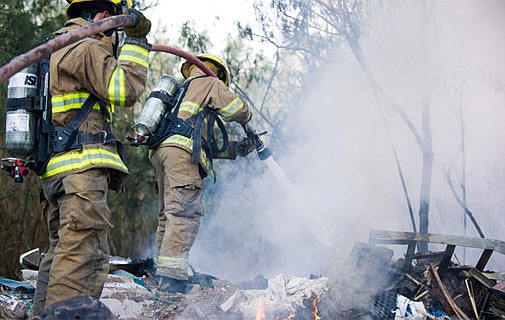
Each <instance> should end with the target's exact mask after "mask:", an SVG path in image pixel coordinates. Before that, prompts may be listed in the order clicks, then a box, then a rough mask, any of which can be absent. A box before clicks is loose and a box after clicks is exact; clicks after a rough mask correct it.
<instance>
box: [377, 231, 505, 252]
mask: <svg viewBox="0 0 505 320" xmlns="http://www.w3.org/2000/svg"><path fill="white" fill-rule="evenodd" d="M369 240H370V241H372V242H373V243H392V242H395V241H397V242H402V241H409V240H410V241H421V242H429V243H438V244H446V245H455V246H461V247H469V248H476V249H486V250H492V251H496V252H498V253H501V254H505V241H501V240H495V239H481V238H473V237H465V236H454V235H442V234H433V233H415V232H401V231H385V230H371V231H370V235H369ZM398 244H403V243H398Z"/></svg>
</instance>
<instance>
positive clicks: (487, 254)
mask: <svg viewBox="0 0 505 320" xmlns="http://www.w3.org/2000/svg"><path fill="white" fill-rule="evenodd" d="M492 253H493V250H491V249H486V250H484V252H482V255H481V256H480V259H479V261H478V262H477V264H476V265H475V269H477V270H479V271H484V268H485V267H486V264H487V262H488V261H489V258H491V254H492Z"/></svg>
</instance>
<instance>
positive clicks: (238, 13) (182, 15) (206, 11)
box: [144, 0, 254, 51]
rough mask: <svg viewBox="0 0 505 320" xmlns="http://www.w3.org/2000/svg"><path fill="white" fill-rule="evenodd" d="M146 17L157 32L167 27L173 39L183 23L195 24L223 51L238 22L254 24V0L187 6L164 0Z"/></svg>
mask: <svg viewBox="0 0 505 320" xmlns="http://www.w3.org/2000/svg"><path fill="white" fill-rule="evenodd" d="M181 9H186V10H181ZM144 14H145V15H146V16H147V17H148V18H149V19H151V22H152V30H153V31H155V30H159V28H160V27H162V26H164V27H167V28H168V30H169V37H170V38H171V39H177V37H178V34H177V33H178V30H179V28H180V26H181V24H182V23H184V22H186V21H192V22H193V23H194V26H195V28H196V29H197V30H199V31H200V30H205V29H206V30H208V31H209V34H210V36H211V39H212V40H213V44H214V45H215V50H216V51H219V49H221V48H222V47H221V46H220V45H221V44H223V43H224V40H225V39H226V35H227V34H228V33H232V34H236V26H235V25H236V22H237V21H241V22H245V21H254V11H253V7H252V0H241V1H234V0H215V1H205V0H186V1H185V3H184V5H180V4H178V5H174V3H173V2H172V1H166V0H161V1H160V3H159V4H158V5H157V6H156V7H153V8H150V9H148V10H145V12H144ZM213 49H214V48H213Z"/></svg>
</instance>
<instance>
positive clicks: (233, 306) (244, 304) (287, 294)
mask: <svg viewBox="0 0 505 320" xmlns="http://www.w3.org/2000/svg"><path fill="white" fill-rule="evenodd" d="M328 280H329V279H328V278H325V277H321V278H318V279H307V278H300V277H295V276H287V275H284V274H280V275H278V276H276V277H275V278H273V279H270V280H268V288H266V289H265V290H257V289H254V290H239V291H237V292H235V293H234V294H233V295H232V296H231V297H230V298H228V300H226V301H225V302H224V303H223V304H221V306H220V307H221V310H223V311H225V312H240V313H242V315H243V316H244V319H254V317H255V315H256V314H257V313H258V309H259V308H262V309H263V310H265V313H269V311H271V310H289V311H291V312H294V311H295V309H296V307H297V306H300V307H303V300H305V299H308V298H310V297H311V296H312V295H318V294H321V293H323V292H324V291H327V289H328Z"/></svg>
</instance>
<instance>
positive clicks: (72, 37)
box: [0, 14, 270, 160]
mask: <svg viewBox="0 0 505 320" xmlns="http://www.w3.org/2000/svg"><path fill="white" fill-rule="evenodd" d="M135 23H137V17H136V16H135V15H128V14H122V15H117V16H113V17H108V18H105V19H102V20H99V21H95V22H91V23H88V24H87V25H85V26H83V27H80V28H78V29H75V30H72V31H70V32H67V33H65V34H63V35H61V36H58V37H56V38H53V39H50V40H48V41H46V42H44V43H43V44H41V45H39V46H37V47H35V48H33V49H31V50H30V51H28V52H26V53H24V54H21V55H19V56H17V57H15V58H14V59H12V60H11V61H10V62H8V63H7V64H5V65H4V66H2V67H1V68H0V84H2V83H4V82H5V81H6V80H8V79H9V78H10V77H12V76H13V75H14V74H16V73H17V72H19V71H21V70H23V69H24V68H26V67H28V66H29V65H31V64H33V63H35V62H37V61H39V60H41V59H43V58H44V57H47V56H49V55H51V53H53V52H55V51H57V50H59V49H61V48H63V47H65V46H67V45H69V44H72V43H74V42H76V41H79V40H81V39H84V38H86V37H88V36H90V35H93V34H96V33H99V32H104V31H106V30H110V29H114V28H118V27H120V26H133V25H135ZM151 51H159V52H166V53H170V54H174V55H177V56H179V57H181V58H184V59H186V60H188V61H190V62H192V63H193V64H195V65H196V66H197V67H198V68H199V69H201V70H202V71H203V72H204V73H205V74H207V75H209V76H212V77H216V75H215V74H214V72H213V71H212V70H211V69H210V68H209V67H207V66H206V65H205V64H204V63H203V62H202V61H201V60H199V59H198V58H196V57H195V56H193V55H191V54H189V53H187V52H185V51H183V50H181V49H177V48H175V47H171V46H167V45H160V44H153V45H152V47H151ZM242 127H243V128H244V131H245V133H246V135H247V136H248V137H249V138H252V139H253V140H254V142H255V144H256V150H257V151H258V156H259V157H260V159H261V160H264V159H266V158H268V157H269V156H270V151H269V150H268V149H267V148H265V146H264V145H263V142H262V141H261V139H260V138H259V136H260V135H261V134H256V132H255V131H254V130H253V129H252V128H251V127H250V126H249V125H243V126H242Z"/></svg>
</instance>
